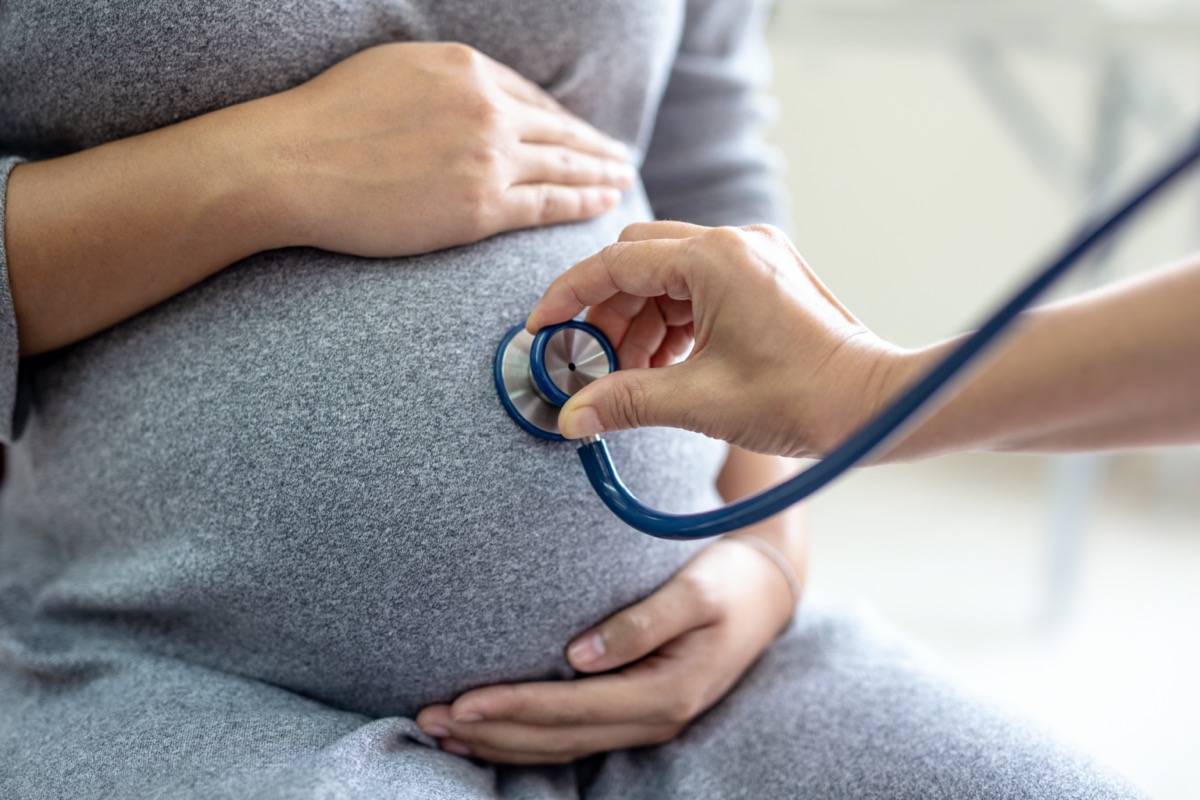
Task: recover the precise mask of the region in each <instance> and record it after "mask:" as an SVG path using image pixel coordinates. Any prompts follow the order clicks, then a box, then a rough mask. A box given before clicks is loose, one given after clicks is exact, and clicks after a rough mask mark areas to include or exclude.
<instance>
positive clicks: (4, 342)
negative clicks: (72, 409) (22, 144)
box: [0, 156, 21, 444]
mask: <svg viewBox="0 0 1200 800" xmlns="http://www.w3.org/2000/svg"><path fill="white" fill-rule="evenodd" d="M19 163H21V159H17V158H5V157H2V156H0V442H3V443H5V444H8V443H9V442H11V441H12V435H13V411H14V407H15V404H16V397H17V364H18V347H17V317H16V312H15V311H14V309H13V300H12V291H11V289H10V286H9V281H8V257H7V255H6V250H5V232H6V230H7V228H6V226H5V214H4V211H5V204H6V203H5V201H6V198H7V197H8V176H9V174H10V173H11V172H12V169H13V167H15V166H16V165H17V164H19Z"/></svg>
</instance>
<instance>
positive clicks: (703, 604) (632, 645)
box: [567, 572, 716, 672]
mask: <svg viewBox="0 0 1200 800" xmlns="http://www.w3.org/2000/svg"><path fill="white" fill-rule="evenodd" d="M711 594H712V592H711V591H710V589H709V587H706V586H705V585H703V584H702V583H701V582H700V580H699V579H697V578H696V577H695V576H693V575H692V574H691V573H688V572H680V573H678V574H676V575H675V576H674V577H672V578H671V580H669V581H667V582H666V583H665V584H664V585H663V586H662V587H660V588H659V589H658V591H656V592H655V593H654V594H652V595H650V596H649V597H647V598H646V599H645V600H643V601H641V602H640V603H635V604H634V605H632V606H629V607H628V608H625V609H622V610H621V611H618V612H617V613H616V614H614V615H612V616H611V617H609V618H608V619H606V620H604V621H603V622H601V623H600V624H599V625H597V626H596V627H595V628H593V629H591V630H590V631H587V632H585V633H583V634H582V635H580V636H579V637H577V638H576V639H575V641H573V642H571V644H570V645H569V646H568V647H567V660H568V661H570V662H571V666H573V667H575V669H577V670H579V671H581V672H603V671H605V670H610V669H615V668H616V667H620V666H624V665H625V664H629V663H632V662H634V661H637V660H638V659H640V658H642V657H643V656H646V655H648V654H650V653H652V652H654V651H655V650H657V649H659V648H660V647H662V646H663V645H664V644H666V643H667V642H670V641H672V640H674V639H676V638H678V637H679V636H682V635H683V634H684V633H687V632H688V631H691V630H695V629H696V628H702V627H704V626H705V625H709V624H711V623H712V622H713V621H714V620H715V619H716V613H715V610H714V608H713V605H712V603H711Z"/></svg>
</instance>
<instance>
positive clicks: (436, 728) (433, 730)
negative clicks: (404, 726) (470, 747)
mask: <svg viewBox="0 0 1200 800" xmlns="http://www.w3.org/2000/svg"><path fill="white" fill-rule="evenodd" d="M421 730H422V731H423V732H424V733H425V735H426V736H432V737H433V738H435V739H445V738H446V737H447V736H449V735H450V731H448V730H446V729H445V728H443V727H442V726H441V725H430V726H428V727H425V728H421Z"/></svg>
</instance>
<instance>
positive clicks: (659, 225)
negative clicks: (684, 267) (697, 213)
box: [617, 219, 709, 242]
mask: <svg viewBox="0 0 1200 800" xmlns="http://www.w3.org/2000/svg"><path fill="white" fill-rule="evenodd" d="M706 230H709V229H708V228H706V227H704V226H703V225H694V224H692V223H691V222H679V221H678V220H670V219H668V220H660V221H658V222H634V223H632V224H630V225H626V226H625V229H624V230H623V231H621V236H620V238H618V239H617V241H618V242H644V241H646V240H648V239H687V238H690V237H692V236H696V235H698V234H700V233H703V232H704V231H706Z"/></svg>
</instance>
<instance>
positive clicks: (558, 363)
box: [494, 320, 617, 442]
mask: <svg viewBox="0 0 1200 800" xmlns="http://www.w3.org/2000/svg"><path fill="white" fill-rule="evenodd" d="M616 369H617V356H616V353H614V352H613V349H612V345H610V344H609V343H608V340H607V339H606V338H605V337H604V334H602V333H601V332H600V331H599V330H597V329H596V328H594V327H592V326H591V325H588V324H587V323H586V322H577V321H574V320H572V321H571V322H564V323H563V324H561V325H554V326H551V327H549V328H544V329H542V330H541V331H538V333H537V335H536V336H534V335H533V334H531V333H529V332H528V331H526V330H525V327H524V326H523V325H517V326H516V327H515V328H513V329H512V330H510V331H509V332H508V333H506V334H505V335H504V338H503V339H501V340H500V346H499V347H497V348H496V360H495V367H494V374H495V378H496V392H497V393H498V394H499V395H500V402H501V403H502V404H503V405H504V409H505V410H506V411H507V412H508V413H509V415H510V416H511V417H512V418H513V419H514V420H516V422H517V424H518V425H520V426H521V427H522V428H524V429H525V430H526V431H528V432H529V433H532V434H533V435H534V436H537V437H539V438H542V439H549V440H551V441H556V442H561V441H565V439H564V438H563V436H562V435H561V434H560V433H559V432H558V409H559V408H560V407H561V406H562V405H563V404H564V403H566V402H567V400H568V399H569V398H570V397H571V395H573V394H575V393H576V392H578V391H579V390H580V389H582V388H583V387H585V386H587V385H588V384H589V383H591V382H592V381H594V380H596V379H597V378H601V377H604V376H605V375H607V374H608V373H610V372H613V371H615V370H616Z"/></svg>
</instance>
